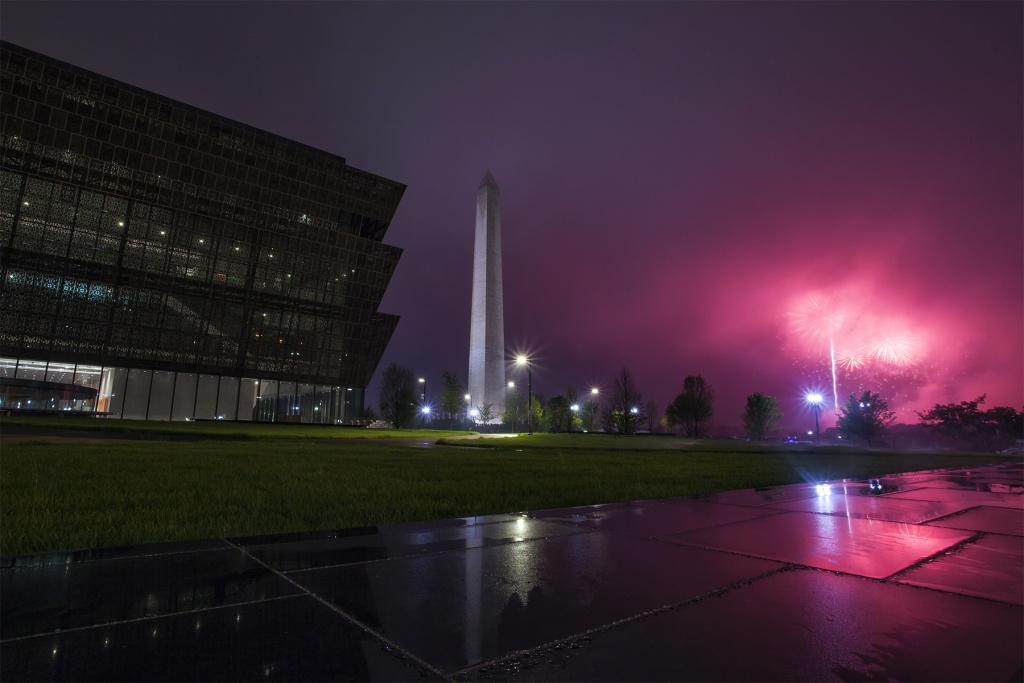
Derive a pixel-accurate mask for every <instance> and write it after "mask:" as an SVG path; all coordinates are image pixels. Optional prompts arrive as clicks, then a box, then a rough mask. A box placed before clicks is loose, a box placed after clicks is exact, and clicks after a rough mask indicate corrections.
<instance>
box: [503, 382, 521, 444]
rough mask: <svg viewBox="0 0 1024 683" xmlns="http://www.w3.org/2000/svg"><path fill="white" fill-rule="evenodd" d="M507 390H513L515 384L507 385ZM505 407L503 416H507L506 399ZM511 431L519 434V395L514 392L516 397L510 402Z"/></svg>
mask: <svg viewBox="0 0 1024 683" xmlns="http://www.w3.org/2000/svg"><path fill="white" fill-rule="evenodd" d="M508 388H509V389H510V390H511V389H515V388H516V383H515V382H509V383H508ZM510 393H511V392H510ZM505 406H506V407H505V414H506V415H507V414H508V400H507V399H506V401H505ZM512 431H513V432H516V433H518V432H519V393H518V392H516V397H515V399H514V400H513V401H512Z"/></svg>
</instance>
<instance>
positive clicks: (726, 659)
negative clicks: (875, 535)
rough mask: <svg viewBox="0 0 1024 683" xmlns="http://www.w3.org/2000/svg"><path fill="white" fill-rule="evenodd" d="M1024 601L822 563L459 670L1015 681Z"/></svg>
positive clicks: (500, 676)
mask: <svg viewBox="0 0 1024 683" xmlns="http://www.w3.org/2000/svg"><path fill="white" fill-rule="evenodd" d="M1022 642H1024V609H1022V608H1021V607H1019V606H1016V605H1008V604H1003V603H997V602H990V601H985V600H977V599H975V598H966V597H961V596H958V595H950V594H947V593H939V592H935V591H927V590H923V589H916V588H913V587H910V586H900V585H895V584H888V583H882V582H877V581H871V580H868V579H862V578H859V577H853V576H839V575H835V574H832V573H830V572H822V571H814V570H797V571H789V572H782V573H778V574H773V575H771V576H768V577H766V578H763V579H760V580H758V581H755V582H753V583H752V584H750V585H748V586H742V587H739V588H737V589H735V590H732V591H729V592H727V593H725V594H724V595H723V596H722V597H712V598H708V599H705V600H701V601H699V602H696V603H693V604H688V605H685V606H682V607H680V608H678V609H675V610H670V611H665V612H661V613H658V614H655V615H651V616H647V617H641V618H638V619H636V620H634V621H631V622H628V623H623V624H620V625H617V626H613V627H610V628H608V629H607V630H604V631H601V632H596V633H589V634H587V636H586V637H585V638H579V639H576V640H575V641H569V642H563V643H559V644H558V646H557V647H547V648H543V649H540V650H535V651H533V652H531V653H528V654H526V655H524V656H522V657H519V658H514V659H509V660H506V661H503V662H499V663H495V664H494V665H491V666H489V667H486V668H483V669H475V670H472V671H469V672H466V674H465V675H464V676H462V677H460V678H463V679H465V680H521V681H624V680H631V681H869V680H870V681H885V680H889V681H1011V680H1019V678H1020V673H1021V649H1022V646H1021V643H1022Z"/></svg>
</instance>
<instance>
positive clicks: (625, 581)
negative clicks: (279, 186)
mask: <svg viewBox="0 0 1024 683" xmlns="http://www.w3.org/2000/svg"><path fill="white" fill-rule="evenodd" d="M1022 492H1024V466H1022V465H1021V464H1020V463H1008V464H1003V465H992V466H988V467H983V468H977V469H972V470H970V471H968V470H965V469H963V468H958V469H955V470H949V471H932V472H921V473H909V474H904V475H892V476H885V477H880V478H878V479H869V480H862V481H842V482H832V483H831V484H830V485H828V486H825V485H822V483H821V482H814V483H808V484H795V485H788V486H780V487H772V488H766V489H764V490H754V489H747V490H744V491H732V492H726V493H721V494H716V495H714V496H708V497H704V498H700V499H683V498H671V499H663V500H655V501H632V502H628V503H613V504H607V505H591V506H582V507H578V508H570V509H561V510H540V511H533V512H529V513H525V514H507V515H490V516H486V517H470V518H464V519H454V520H434V521H427V522H418V523H414V524H397V525H387V526H380V527H366V528H362V529H338V530H329V531H316V532H309V533H303V534H279V535H272V536H262V537H250V538H234V539H213V540H208V541H197V542H190V543H170V544H157V545H149V546H136V547H126V548H107V549H93V550H84V551H75V552H69V553H48V554H45V555H35V556H20V557H7V558H0V598H2V599H0V680H5V681H7V680H155V679H162V680H213V679H217V680H256V679H259V680H444V679H448V680H494V679H501V680H505V679H509V680H656V679H660V680H729V679H739V680H751V679H752V680H854V679H857V680H866V679H873V680H876V679H887V680H904V679H915V680H1019V679H1020V678H1021V673H1022V671H1024V668H1022V664H1024V545H1022V543H1024V512H1022V511H1024V506H1022V502H1024V494H1022ZM822 570H828V571H822Z"/></svg>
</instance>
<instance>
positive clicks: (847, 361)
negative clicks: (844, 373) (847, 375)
mask: <svg viewBox="0 0 1024 683" xmlns="http://www.w3.org/2000/svg"><path fill="white" fill-rule="evenodd" d="M868 360H870V358H869V357H868V356H866V355H865V354H863V353H856V352H853V351H840V352H839V353H837V354H836V365H838V366H839V367H841V368H842V369H843V370H860V369H861V368H863V367H864V366H866V365H867V364H868Z"/></svg>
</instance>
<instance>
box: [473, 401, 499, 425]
mask: <svg viewBox="0 0 1024 683" xmlns="http://www.w3.org/2000/svg"><path fill="white" fill-rule="evenodd" d="M478 410H479V411H480V415H479V417H477V419H478V420H479V421H480V422H482V423H483V424H485V425H486V424H490V423H491V420H493V419H494V418H495V415H494V404H493V403H485V404H483V405H482V406H480V408H478Z"/></svg>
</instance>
